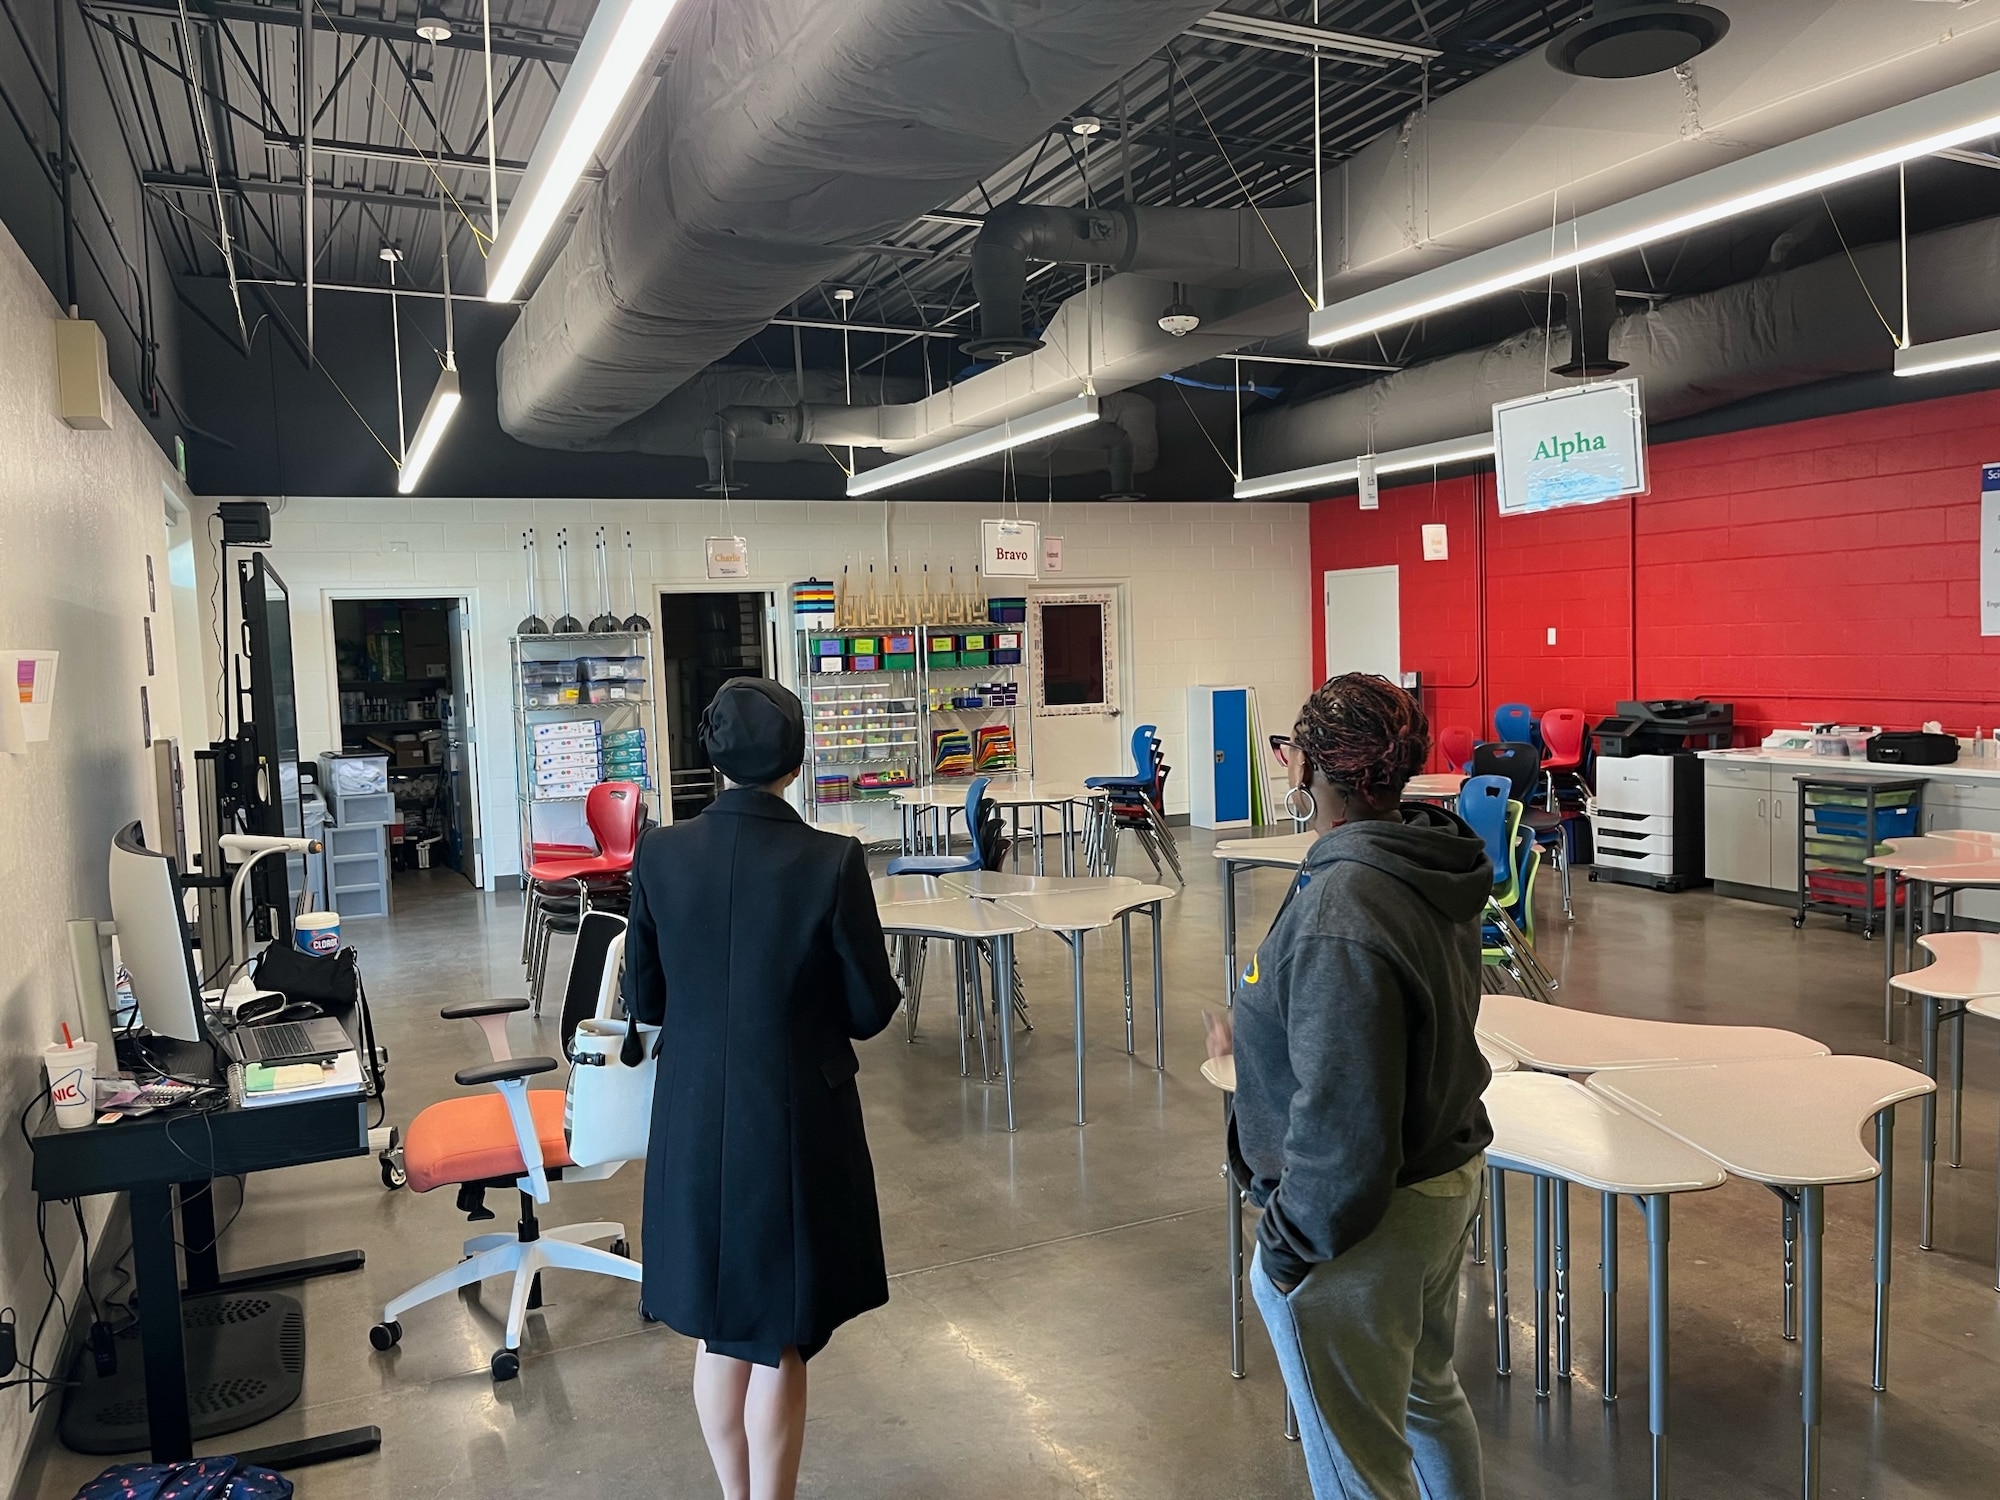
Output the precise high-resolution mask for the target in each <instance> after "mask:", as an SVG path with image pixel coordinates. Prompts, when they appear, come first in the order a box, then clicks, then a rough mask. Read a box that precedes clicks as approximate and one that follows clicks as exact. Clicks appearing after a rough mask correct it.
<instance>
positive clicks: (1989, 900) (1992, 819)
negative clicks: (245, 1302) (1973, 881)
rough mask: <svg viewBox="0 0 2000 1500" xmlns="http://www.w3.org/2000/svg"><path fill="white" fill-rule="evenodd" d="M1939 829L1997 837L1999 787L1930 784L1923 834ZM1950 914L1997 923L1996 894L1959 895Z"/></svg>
mask: <svg viewBox="0 0 2000 1500" xmlns="http://www.w3.org/2000/svg"><path fill="white" fill-rule="evenodd" d="M1940 828H1969V829H1973V830H1975V831H1977V832H1980V833H2000V787H1993V786H1981V785H1976V784H1972V783H1967V782H1958V783H1956V784H1953V783H1950V782H1939V781H1933V782H1931V783H1930V785H1929V786H1926V787H1925V788H1924V831H1925V832H1927V833H1929V832H1934V831H1935V830H1937V829H1940ZM1953 910H1954V911H1955V912H1956V913H1957V915H1959V916H1961V917H1973V918H1976V919H1978V920H1979V921H1982V922H2000V891H1960V892H1959V893H1958V899H1957V901H1956V902H1955V903H1954V904H1953Z"/></svg>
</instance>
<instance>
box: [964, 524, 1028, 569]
mask: <svg viewBox="0 0 2000 1500" xmlns="http://www.w3.org/2000/svg"><path fill="white" fill-rule="evenodd" d="M979 542H980V548H979V550H980V552H981V554H982V557H981V560H980V564H979V567H980V571H981V572H983V573H984V574H985V575H986V576H987V577H988V578H1038V577H1040V576H1041V574H1040V572H1039V566H1040V563H1041V560H1042V528H1041V525H1040V524H1039V523H1038V522H1035V521H981V522H980V523H979Z"/></svg>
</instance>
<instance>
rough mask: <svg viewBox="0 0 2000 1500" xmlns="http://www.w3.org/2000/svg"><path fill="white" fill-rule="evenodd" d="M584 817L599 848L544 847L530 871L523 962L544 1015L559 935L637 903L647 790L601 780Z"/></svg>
mask: <svg viewBox="0 0 2000 1500" xmlns="http://www.w3.org/2000/svg"><path fill="white" fill-rule="evenodd" d="M583 816H584V821H585V822H587V823H588V824H589V825H590V834H591V837H592V838H593V839H595V840H596V841H597V852H596V853H594V854H581V853H579V854H569V853H563V854H553V853H544V852H542V851H539V850H538V851H537V857H536V858H535V860H534V861H533V862H532V863H530V864H529V866H528V870H527V877H528V899H527V900H526V902H525V903H523V911H522V919H521V962H522V963H523V964H524V965H525V966H526V967H527V970H528V998H529V1000H530V1001H531V1002H532V1004H533V1006H534V1011H535V1014H536V1015H538V1016H539V1015H540V1014H541V1013H542V987H543V982H544V981H545V980H546V979H547V977H548V967H549V950H550V949H551V948H552V947H553V946H554V943H553V939H554V938H555V936H556V934H558V933H572V932H575V931H576V930H577V927H578V924H579V923H580V922H581V921H582V919H583V917H584V915H585V914H586V913H588V912H591V911H597V910H608V911H614V912H622V911H624V910H626V908H627V907H628V906H629V905H630V904H631V899H632V857H633V855H634V853H635V852H636V851H637V849H638V847H639V835H640V833H641V832H643V831H644V828H645V821H646V794H645V792H644V790H643V789H642V788H640V787H639V786H638V785H636V784H635V783H633V782H630V781H605V782H600V783H599V784H598V785H596V786H594V787H592V788H591V789H590V794H589V796H587V797H586V798H585V799H584V804H583Z"/></svg>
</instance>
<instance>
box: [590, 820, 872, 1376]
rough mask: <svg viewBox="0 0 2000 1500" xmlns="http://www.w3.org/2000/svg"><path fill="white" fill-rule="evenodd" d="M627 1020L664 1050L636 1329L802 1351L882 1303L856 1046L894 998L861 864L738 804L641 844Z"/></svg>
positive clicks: (850, 846) (800, 824) (853, 846)
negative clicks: (658, 1030)
mask: <svg viewBox="0 0 2000 1500" xmlns="http://www.w3.org/2000/svg"><path fill="white" fill-rule="evenodd" d="M625 964H626V969H625V997H626V1007H627V1009H628V1011H629V1012H630V1013H631V1014H632V1015H634V1016H635V1017H637V1018H638V1019H639V1020H641V1021H644V1022H647V1023H649V1024H657V1025H660V1026H662V1027H663V1028H664V1029H663V1031H662V1034H661V1048H660V1054H659V1059H660V1060H659V1071H658V1082H657V1084H656V1091H655V1094H654V1099H653V1131H652V1142H651V1146H650V1149H649V1150H648V1152H647V1155H646V1197H645V1202H646V1209H645V1212H646V1219H645V1231H644V1249H645V1267H646V1270H645V1280H644V1282H643V1285H642V1301H643V1303H644V1306H645V1308H646V1311H647V1312H648V1313H649V1314H650V1315H651V1316H653V1317H654V1318H656V1319H658V1320H659V1321H660V1322H662V1323H665V1324H667V1325H668V1326H669V1327H671V1328H674V1329H676V1330H678V1331H679V1332H681V1333H683V1334H686V1335H688V1336H689V1337H691V1338H701V1339H708V1340H711V1341H714V1342H718V1343H741V1342H750V1341H754V1342H756V1343H760V1344H768V1345H773V1346H782V1345H785V1344H800V1345H806V1346H809V1347H811V1346H817V1345H819V1344H822V1343H824V1342H825V1341H826V1340H827V1338H828V1337H829V1336H830V1335H831V1334H832V1333H833V1330H834V1329H835V1328H836V1327H838V1326H839V1325H840V1324H842V1323H844V1322H846V1321H847V1320H848V1319H849V1318H852V1317H855V1316H856V1315H858V1314H860V1313H864V1312H866V1311H868V1310H869V1309H870V1308H873V1307H880V1306H882V1305H883V1304H884V1303H885V1302H887V1301H888V1300H889V1283H888V1278H887V1276H886V1274H885V1271H884V1267H883V1262H882V1222H881V1216H880V1212H879V1210H878V1209H877V1207H876V1203H875V1172H874V1167H873V1164H872V1163H871V1162H870V1160H869V1156H868V1140H867V1136H866V1135H865V1133H864V1132H863V1129H862V1123H861V1095H860V1092H859V1091H858V1090H857V1089H856V1087H855V1082H854V1078H855V1074H856V1073H857V1072H858V1071H859V1070H860V1063H859V1061H858V1060H857V1059H856V1058H855V1055H854V1045H853V1042H854V1040H855V1039H859V1038H866V1037H871V1036H873V1035H875V1034H876V1033H877V1032H879V1031H880V1030H882V1028H883V1027H885V1026H887V1025H888V1024H889V1020H890V1018H891V1017H892V1016H893V1015H894V1014H895V1010H896V1006H897V1004H898V1002H899V1000H900V999H901V995H900V993H899V991H898V989H897V986H896V981H895V977H894V975H893V973H892V972H891V970H890V967H889V959H888V953H887V949H886V945H885V944H884V941H883V936H882V922H881V918H880V917H879V916H878V915H877V914H876V910H875V896H874V893H873V892H872V891H871V890H870V888H869V884H868V867H867V863H866V861H865V860H864V858H863V856H862V851H861V846H860V844H858V843H856V842H855V841H854V840H853V839H849V838H841V837H837V836H836V835H833V834H829V833H822V832H820V831H819V830H818V829H815V828H812V827H810V826H808V825H807V824H806V823H805V822H804V821H803V820H802V819H801V818H800V817H799V815H798V814H797V813H796V812H794V811H793V810H792V808H791V807H790V805H789V804H787V803H785V802H784V801H782V800H781V799H779V798H777V797H774V796H771V795H770V794H769V793H768V792H762V791H756V790H753V789H749V788H742V789H732V790H729V791H726V792H724V793H723V794H722V795H721V796H720V797H719V798H717V799H716V801H715V802H714V804H713V805H711V806H710V807H709V809H708V810H707V811H706V812H704V813H703V814H702V815H701V816H700V817H698V818H695V819H693V820H692V821H690V822H686V823H678V824H675V825H673V826H672V827H667V828H657V829H654V830H653V831H651V832H649V833H648V834H647V835H646V836H645V838H644V839H643V840H642V841H641V843H640V845H639V849H638V853H637V856H636V858H635V860H634V863H633V872H632V912H631V926H630V928H629V929H628V930H627V933H626V938H625Z"/></svg>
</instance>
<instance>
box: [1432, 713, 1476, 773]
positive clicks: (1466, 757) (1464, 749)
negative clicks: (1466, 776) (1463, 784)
mask: <svg viewBox="0 0 2000 1500" xmlns="http://www.w3.org/2000/svg"><path fill="white" fill-rule="evenodd" d="M1437 742H1438V753H1439V754H1440V755H1442V756H1443V757H1444V761H1445V765H1446V766H1447V767H1448V768H1449V769H1451V770H1453V771H1470V770H1471V769H1472V731H1471V730H1470V729H1467V728H1465V727H1464V726H1463V725H1462V724H1453V725H1452V726H1450V727H1449V728H1447V729H1440V730H1439V731H1438V741H1437Z"/></svg>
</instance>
